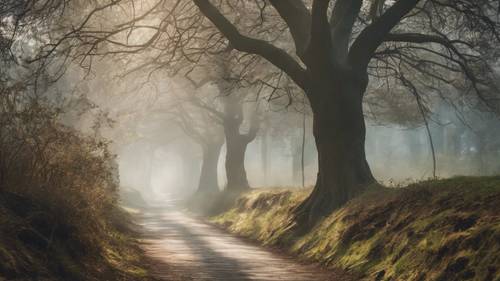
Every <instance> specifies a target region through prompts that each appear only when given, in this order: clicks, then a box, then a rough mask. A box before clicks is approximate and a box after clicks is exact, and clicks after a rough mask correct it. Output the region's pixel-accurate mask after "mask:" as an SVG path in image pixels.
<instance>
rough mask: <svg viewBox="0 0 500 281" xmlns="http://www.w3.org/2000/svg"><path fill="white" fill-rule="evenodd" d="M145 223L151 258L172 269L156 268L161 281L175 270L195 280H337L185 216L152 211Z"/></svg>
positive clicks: (142, 220) (145, 217) (171, 212)
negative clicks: (162, 262) (166, 264)
mask: <svg viewBox="0 0 500 281" xmlns="http://www.w3.org/2000/svg"><path fill="white" fill-rule="evenodd" d="M140 224H141V225H142V226H143V228H144V231H145V235H146V240H145V250H146V252H147V254H148V255H149V256H151V257H152V258H154V259H156V260H160V261H164V262H165V263H168V264H169V265H171V266H170V267H169V268H165V269H162V268H161V266H159V268H155V269H154V274H155V275H156V276H157V277H159V278H162V277H163V276H169V274H170V272H166V271H167V270H168V271H172V270H174V271H175V274H177V275H180V276H182V277H184V278H187V279H188V280H195V281H198V280H203V281H205V280H210V281H246V280H252V281H253V280H258V281H274V280H287V281H316V280H317V281H326V280H336V279H332V278H329V277H331V276H332V273H329V272H327V271H324V270H322V269H320V268H318V267H316V266H313V265H303V264H300V263H297V262H296V261H294V260H292V259H291V258H289V257H284V256H280V255H278V254H275V253H272V252H270V251H268V250H266V249H264V248H261V247H259V246H255V245H252V244H250V243H248V242H245V241H243V240H242V239H239V238H237V237H234V236H232V235H230V234H227V233H225V232H224V231H222V230H219V229H217V228H216V227H214V226H211V225H209V224H206V223H204V222H202V221H200V220H198V219H196V218H193V217H190V216H189V215H187V214H185V213H183V212H179V211H171V210H161V209H151V210H147V211H145V213H144V214H143V216H142V219H141V222H140ZM162 270H163V272H162Z"/></svg>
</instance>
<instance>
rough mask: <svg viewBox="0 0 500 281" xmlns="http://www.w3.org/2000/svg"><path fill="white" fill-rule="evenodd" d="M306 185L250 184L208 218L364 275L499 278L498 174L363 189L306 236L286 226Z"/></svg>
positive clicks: (245, 233)
mask: <svg viewBox="0 0 500 281" xmlns="http://www.w3.org/2000/svg"><path fill="white" fill-rule="evenodd" d="M309 192H310V191H307V190H283V189H279V190H255V191H252V192H249V193H246V194H243V195H242V196H241V197H240V198H239V199H238V200H237V201H236V203H235V204H234V205H233V206H232V208H230V209H229V210H228V211H226V212H224V213H222V214H220V215H218V216H216V217H213V218H211V220H212V221H213V222H214V223H216V224H218V225H220V226H222V227H224V228H226V229H228V230H229V231H231V232H233V233H236V234H239V235H243V236H245V237H249V238H252V239H255V240H258V241H260V242H261V243H263V244H265V245H270V246H277V247H280V248H283V249H286V250H287V251H289V252H290V253H292V254H295V255H297V256H299V257H300V258H302V259H306V260H311V261H316V262H319V263H322V264H325V265H327V266H330V267H336V268H342V269H345V270H347V271H348V272H351V273H353V274H355V275H358V276H359V277H358V278H364V279H367V280H373V279H377V278H378V280H443V281H444V280H500V268H499V265H500V242H499V241H500V177H457V178H451V179H445V180H433V181H424V182H420V183H416V184H411V185H410V186H408V187H406V188H398V189H382V190H380V189H378V190H372V191H369V192H367V193H365V194H363V195H362V196H360V197H359V198H356V199H354V200H352V201H351V202H349V203H348V204H347V205H346V206H344V207H343V208H341V209H339V210H337V211H335V212H333V213H332V214H331V215H330V216H328V217H326V218H325V219H323V220H322V221H321V222H319V223H318V224H317V225H316V226H315V227H314V228H313V229H312V230H311V231H309V232H308V233H306V234H298V233H294V232H293V231H290V228H287V226H289V225H290V222H291V210H292V209H293V208H294V207H295V206H296V205H297V204H298V203H299V202H301V201H302V200H304V199H305V198H306V196H307V195H308V193H309Z"/></svg>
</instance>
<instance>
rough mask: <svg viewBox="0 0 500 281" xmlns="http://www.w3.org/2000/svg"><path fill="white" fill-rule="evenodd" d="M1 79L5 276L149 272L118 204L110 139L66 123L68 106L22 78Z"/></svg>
mask: <svg viewBox="0 0 500 281" xmlns="http://www.w3.org/2000/svg"><path fill="white" fill-rule="evenodd" d="M0 85H1V87H2V88H1V91H0V92H1V95H0V202H1V203H0V260H1V261H2V262H1V263H0V279H2V278H7V279H9V280H10V279H12V278H23V280H27V279H30V280H117V279H119V280H150V278H149V277H148V276H147V271H146V270H145V269H144V268H143V264H142V263H143V262H144V261H143V256H142V252H141V250H140V249H139V248H138V246H137V245H136V244H137V242H136V241H135V240H134V239H133V238H132V232H131V231H130V229H129V227H128V226H126V225H125V223H124V222H127V221H129V220H130V218H128V217H126V216H125V215H124V212H122V211H120V210H119V209H118V207H117V206H116V205H115V204H116V201H117V198H116V190H117V187H118V179H117V174H116V169H115V164H114V156H113V155H112V154H111V153H110V152H109V151H108V148H107V143H105V142H103V141H101V140H96V139H94V138H91V137H86V136H82V135H80V134H78V133H77V132H76V131H74V130H73V129H71V128H68V127H65V126H63V125H61V124H60V123H59V122H58V116H59V114H60V113H61V110H60V109H58V108H55V107H54V106H52V105H50V104H49V103H48V102H47V101H44V100H43V99H42V98H40V97H39V96H37V95H35V94H33V91H30V90H29V89H26V88H24V87H23V86H22V85H20V84H16V85H11V86H9V85H6V84H0ZM118 222H122V223H120V224H118Z"/></svg>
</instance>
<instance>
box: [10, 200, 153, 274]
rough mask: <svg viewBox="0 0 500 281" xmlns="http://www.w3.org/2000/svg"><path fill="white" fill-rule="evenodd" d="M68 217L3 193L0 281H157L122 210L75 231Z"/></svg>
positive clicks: (116, 209) (109, 212)
mask: <svg viewBox="0 0 500 281" xmlns="http://www.w3.org/2000/svg"><path fill="white" fill-rule="evenodd" d="M65 212H67V210H54V209H51V208H50V207H49V206H47V205H46V204H44V202H39V201H36V200H34V199H33V198H29V197H23V196H21V195H16V194H12V193H8V192H1V193H0V280H65V281H67V280H72V281H78V280H85V281H87V280H96V281H112V280H142V281H151V280H154V279H153V278H152V277H151V276H149V273H148V263H147V261H146V259H145V257H144V254H143V252H142V250H141V249H140V247H139V245H138V240H137V239H136V237H137V234H136V233H134V231H133V230H132V229H131V228H130V225H129V224H130V217H129V215H128V214H127V213H126V212H125V211H124V210H122V209H121V208H119V207H117V206H110V207H109V208H108V210H107V215H106V216H103V217H101V218H100V220H99V221H78V222H77V221H75V222H74V223H75V225H72V224H69V223H68V221H67V220H65V219H63V217H64V216H65ZM76 224H78V225H76ZM82 224H85V225H88V228H85V227H84V228H82V227H81V225H82ZM82 229H93V231H91V232H89V233H82V232H81V230H82Z"/></svg>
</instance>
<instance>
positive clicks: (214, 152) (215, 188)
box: [197, 143, 222, 194]
mask: <svg viewBox="0 0 500 281" xmlns="http://www.w3.org/2000/svg"><path fill="white" fill-rule="evenodd" d="M221 147H222V143H214V144H207V145H204V146H203V159H202V164H201V173H200V180H199V182H198V190H197V192H198V193H206V194H209V193H216V192H219V181H218V178H217V166H218V163H219V156H220V151H221Z"/></svg>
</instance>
